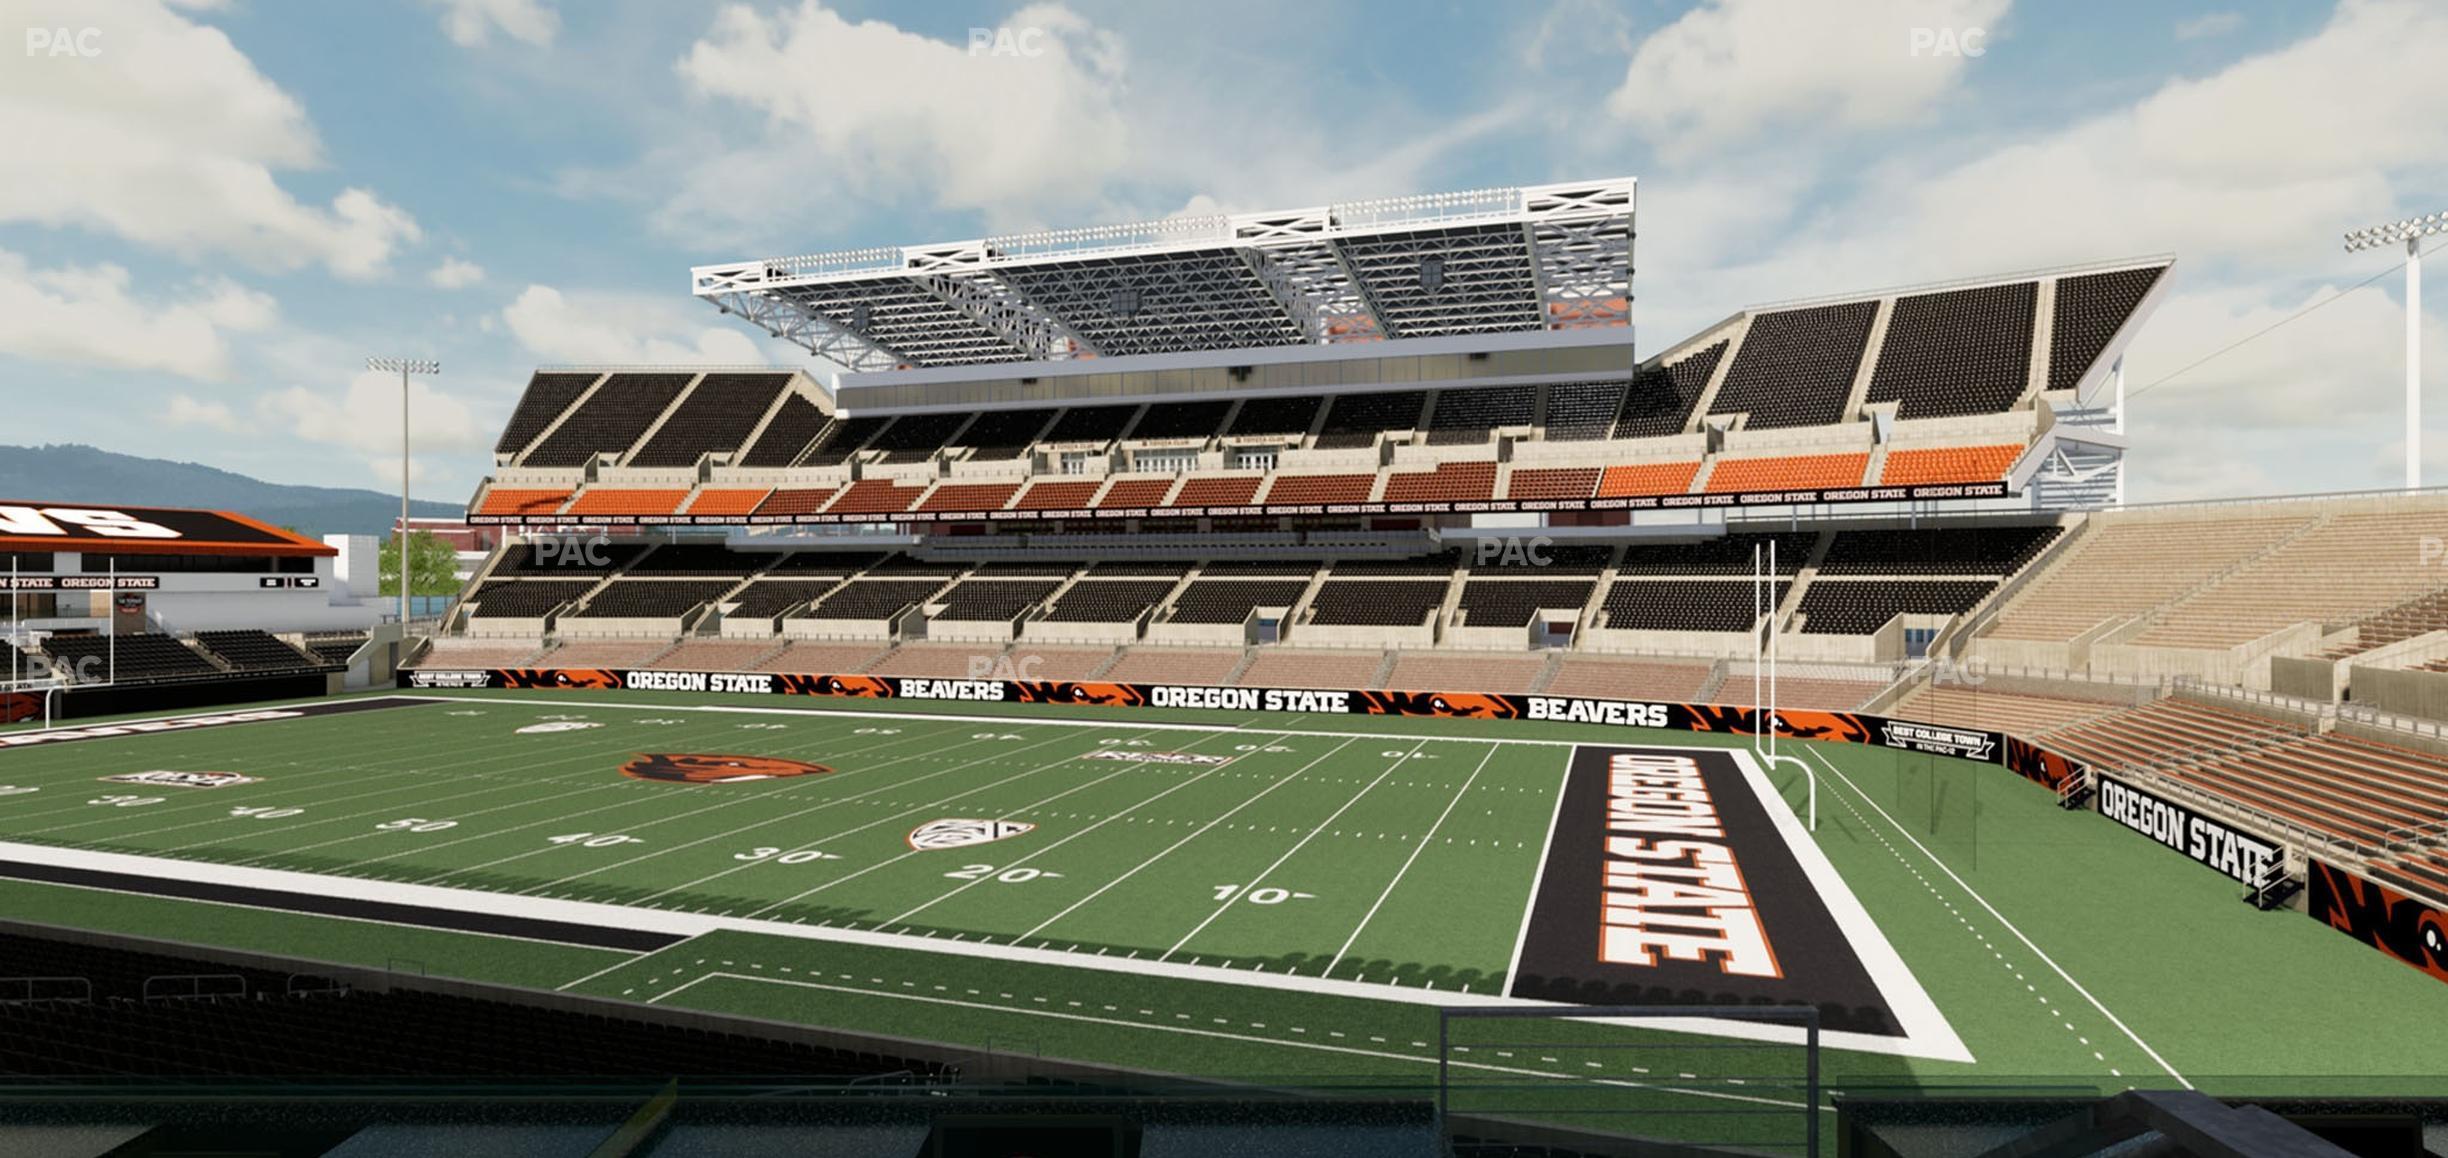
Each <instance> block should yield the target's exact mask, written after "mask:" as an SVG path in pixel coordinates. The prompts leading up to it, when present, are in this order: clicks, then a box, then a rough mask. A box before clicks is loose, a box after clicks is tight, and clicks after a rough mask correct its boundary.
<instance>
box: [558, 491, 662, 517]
mask: <svg viewBox="0 0 2448 1158" xmlns="http://www.w3.org/2000/svg"><path fill="white" fill-rule="evenodd" d="M686 498H688V491H687V490H685V489H682V490H666V489H656V490H605V489H601V488H598V487H588V488H587V489H585V490H583V491H580V492H578V500H577V501H576V502H573V503H571V504H570V505H569V510H568V511H566V512H564V513H565V514H572V515H668V514H671V513H672V512H674V511H677V510H679V509H680V503H681V501H682V500H684V499H686Z"/></svg>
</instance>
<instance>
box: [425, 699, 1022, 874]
mask: <svg viewBox="0 0 2448 1158" xmlns="http://www.w3.org/2000/svg"><path fill="white" fill-rule="evenodd" d="M939 734H940V733H935V732H930V733H927V734H926V735H923V736H911V737H906V738H896V739H892V740H888V741H886V742H884V743H881V744H876V745H872V746H870V747H866V748H857V749H852V750H850V751H848V752H846V753H843V754H844V755H851V756H856V755H859V754H862V753H865V752H871V751H877V750H887V751H889V750H891V749H895V748H902V747H907V746H908V745H910V744H912V743H916V742H918V741H920V740H926V739H931V738H933V737H934V736H936V735H939ZM979 742H980V741H978V740H976V739H974V738H973V739H970V740H966V741H962V742H960V743H956V744H953V745H951V746H950V747H947V748H930V749H928V750H926V751H922V752H912V753H910V754H909V755H906V756H895V757H893V758H892V759H890V760H886V761H884V762H883V763H880V764H874V765H870V766H868V767H865V768H857V769H852V770H851V771H848V772H835V773H832V777H833V778H836V779H838V778H841V777H848V776H857V775H860V774H863V773H874V772H880V771H882V770H884V769H886V768H890V767H892V766H893V765H895V764H901V763H906V762H908V761H911V760H919V759H924V758H927V757H930V756H939V755H942V754H944V753H946V752H950V751H953V750H955V749H958V748H961V747H964V746H966V745H968V744H975V743H979ZM1047 742H1048V743H1051V742H1052V741H1051V740H1049V741H1047ZM822 743H823V741H822V740H821V739H820V740H817V741H815V742H812V743H808V744H803V745H798V746H795V747H792V748H789V749H785V750H786V751H792V752H804V751H807V750H809V749H812V748H818V747H820V746H821V745H822ZM951 771H956V769H950V768H947V769H944V770H943V771H939V772H931V773H928V774H927V775H925V776H918V777H913V778H911V779H908V780H903V781H899V782H898V783H899V784H915V783H917V782H919V781H921V780H927V779H931V778H933V777H935V776H941V775H943V774H944V773H945V772H951ZM895 786H896V785H891V784H888V785H885V786H884V787H881V788H877V789H874V790H872V791H869V792H862V793H859V794H857V795H854V796H835V797H828V798H826V799H824V800H823V801H820V802H818V803H816V804H814V805H812V806H810V807H808V808H805V809H801V810H800V811H798V812H793V813H788V814H786V815H785V816H781V817H775V818H773V819H772V820H763V821H758V822H757V823H756V824H750V825H746V826H743V827H741V828H736V829H731V830H729V831H726V832H718V833H715V834H713V835H711V836H705V837H700V838H698V839H696V840H691V841H686V842H684V843H681V844H675V845H673V846H671V847H670V848H666V849H660V850H657V851H655V852H650V853H641V854H639V855H637V856H634V857H631V858H629V859H628V860H624V861H617V862H614V863H612V864H606V865H598V866H596V867H595V868H592V869H589V870H587V871H586V872H582V873H573V874H571V875H569V876H566V877H562V878H559V879H558V880H552V881H546V882H544V883H543V884H539V885H533V886H530V887H529V888H527V889H525V890H522V891H525V892H534V891H535V890H537V889H545V888H551V887H552V886H554V885H557V884H562V883H564V882H567V881H573V880H577V879H578V878H579V877H583V876H592V875H594V874H595V873H598V872H602V871H604V870H606V869H611V868H618V867H620V866H621V865H624V864H629V863H631V862H632V861H640V860H645V859H646V858H648V857H651V856H660V855H662V854H663V853H666V852H678V851H679V850H681V849H684V848H694V847H696V846H698V845H700V844H704V843H705V842H707V841H709V840H720V839H722V838H723V837H726V836H731V835H734V834H736V833H740V832H745V831H747V830H748V829H750V828H755V827H757V825H759V824H770V823H773V821H774V820H783V819H788V818H789V817H792V816H803V815H806V814H807V813H809V812H814V811H818V810H820V809H824V808H829V807H832V806H833V805H835V804H842V803H847V802H849V801H852V800H862V799H865V798H866V797H869V796H873V795H875V794H876V793H877V792H885V791H889V790H891V789H892V788H893V787H895ZM794 787H797V785H796V784H795V783H794V782H792V781H790V780H783V781H780V782H778V783H776V784H775V785H773V786H772V787H770V788H768V789H766V790H765V791H761V792H751V793H747V794H745V795H738V796H731V797H730V798H729V799H717V800H715V801H714V802H713V803H711V804H707V805H705V806H704V807H702V808H692V809H689V810H687V811H685V812H675V813H667V814H664V815H660V816H656V817H654V818H652V819H649V820H644V821H641V822H639V823H637V824H633V825H629V826H627V827H625V828H624V829H623V831H624V832H626V831H634V830H642V829H648V828H653V827H654V826H656V825H658V824H668V823H670V822H672V821H675V820H683V819H686V818H688V817H691V816H695V815H697V814H698V813H701V812H712V811H714V810H716V809H720V808H729V807H732V806H734V805H740V804H748V803H751V802H755V801H760V800H763V799H765V798H766V797H768V796H779V795H781V794H782V792H783V791H785V790H787V789H790V788H794ZM655 803H666V801H665V800H662V799H659V798H657V799H649V798H644V797H631V798H628V799H625V800H620V801H615V802H613V803H611V804H607V805H604V806H603V807H601V808H590V809H587V810H586V811H584V812H573V813H570V814H568V815H564V816H551V817H546V818H545V819H543V820H539V821H535V822H533V823H530V824H520V825H513V826H511V827H509V828H504V829H497V830H495V831H493V832H490V833H483V834H479V835H480V836H500V835H503V834H505V833H512V832H522V831H525V830H526V829H530V828H540V827H543V826H544V825H548V824H562V823H566V822H568V821H571V820H575V819H577V818H578V817H581V816H592V815H594V814H595V813H598V812H607V811H610V810H612V809H614V808H624V807H627V806H629V805H632V804H655ZM477 838H478V837H476V836H471V837H469V838H468V839H471V840H473V839H477ZM434 847H440V846H438V845H437V846H434ZM551 851H553V849H552V848H550V847H545V848H534V849H529V850H527V851H525V852H518V853H512V854H510V855H508V856H503V857H496V858H494V859H492V860H489V861H485V862H484V863H482V864H473V865H462V866H460V867H458V868H455V869H452V870H450V871H449V872H445V873H443V874H441V875H440V876H435V877H429V878H427V880H428V881H438V880H441V879H443V877H451V876H457V875H459V874H461V873H472V872H477V871H479V870H482V869H488V868H492V867H493V866H495V865H499V864H507V863H509V862H511V861H514V860H520V859H523V858H525V857H530V856H537V855H540V854H543V853H547V852H551Z"/></svg>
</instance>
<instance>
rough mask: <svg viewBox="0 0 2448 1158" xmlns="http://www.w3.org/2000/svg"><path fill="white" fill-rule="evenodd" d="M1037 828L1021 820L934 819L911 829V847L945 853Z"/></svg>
mask: <svg viewBox="0 0 2448 1158" xmlns="http://www.w3.org/2000/svg"><path fill="white" fill-rule="evenodd" d="M1036 830H1037V826H1036V825H1034V824H1026V823H1023V822H1021V821H1017V820H961V819H954V820H930V821H928V822H926V823H925V824H921V825H919V826H918V827H916V828H913V829H911V830H910V834H909V846H910V847H911V848H912V849H915V850H917V851H919V852H941V851H943V850H945V849H948V848H967V847H969V846H970V845H973V844H992V843H994V842H995V841H998V840H1008V839H1010V838H1012V837H1015V836H1019V835H1021V834H1023V833H1028V832H1034V831H1036Z"/></svg>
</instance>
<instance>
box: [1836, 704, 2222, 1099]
mask: <svg viewBox="0 0 2448 1158" xmlns="http://www.w3.org/2000/svg"><path fill="white" fill-rule="evenodd" d="M1802 749H1803V751H1805V752H1808V753H1810V755H1811V758H1812V759H1815V760H1817V761H1819V763H1820V765H1821V766H1822V767H1825V768H1826V769H1827V770H1828V771H1830V772H1833V773H1835V774H1836V778H1837V779H1839V780H1842V781H1844V783H1845V787H1847V788H1850V789H1852V790H1853V794H1854V795H1855V796H1859V797H1861V798H1862V801H1863V802H1864V803H1866V804H1868V805H1869V806H1870V807H1871V808H1872V809H1873V810H1874V811H1876V812H1877V813H1878V814H1879V816H1880V818H1881V819H1884V820H1885V821H1886V822H1887V823H1888V824H1889V825H1892V826H1893V827H1894V828H1895V830H1896V831H1897V832H1898V833H1901V834H1902V835H1903V837H1904V839H1906V840H1909V841H1911V842H1912V846H1913V847H1914V848H1917V849H1920V850H1921V855H1923V856H1926V857H1928V858H1929V859H1930V863H1931V864H1934V865H1937V866H1938V871H1940V872H1942V873H1945V874H1946V875H1947V879H1948V880H1951V881H1954V882H1955V884H1956V885H1957V887H1959V888H1961V889H1963V891H1964V893H1965V895H1967V896H1969V897H1971V898H1972V899H1973V900H1975V901H1979V902H1980V907H1982V908H1984V909H1987V910H1989V915H1990V916H1992V917H1995V918H1997V923H1998V924H2000V925H2004V926H2005V927H2006V931H2007V932H2009V933H2012V934H2014V935H2015V940H2018V941H2021V942H2023V947H2024V948H2026V949H2029V950H2031V951H2032V955H2033V956H2035V957H2038V958H2039V959H2040V960H2042V961H2044V962H2046V963H2047V964H2048V967H2049V968H2050V969H2052V970H2054V971H2055V972H2056V974H2057V976H2058V977H2060V978H2063V979H2064V981H2065V983H2066V984H2067V985H2069V986H2071V987H2073V990H2074V992H2076V993H2080V994H2082V996H2083V1000H2085V1001H2088V1002H2090V1003H2091V1008H2093V1009H2096V1010H2099V1012H2100V1016H2101V1017H2105V1018H2107V1019H2108V1024H2110V1025H2113V1026H2115V1027H2117V1030H2118V1031H2119V1032H2121V1033H2123V1034H2124V1035H2125V1036H2126V1037H2127V1038H2129V1039H2131V1040H2132V1041H2133V1043H2134V1045H2136V1046H2138V1047H2140V1048H2141V1050H2142V1052H2143V1053H2145V1054H2148V1055H2149V1056H2150V1059H2151V1061H2152V1062H2154V1063H2156V1064H2157V1065H2158V1067H2159V1068H2160V1069H2163V1070H2166V1071H2167V1074H2168V1076H2169V1077H2171V1078H2174V1079H2176V1080H2177V1081H2178V1082H2180V1083H2182V1084H2183V1085H2184V1088H2186V1089H2188V1090H2189V1089H2192V1088H2193V1083H2192V1081H2191V1080H2189V1079H2187V1078H2186V1077H2185V1076H2184V1075H2183V1074H2180V1073H2178V1072H2176V1067H2175V1066H2172V1065H2169V1064H2168V1060H2167V1059H2166V1058H2163V1057H2161V1056H2159V1051H2158V1050H2155V1049H2152V1048H2151V1047H2150V1043H2149V1042H2147V1041H2144V1040H2142V1035H2141V1034H2138V1033H2135V1032H2134V1031H2133V1029H2132V1027H2130V1026H2127V1025H2126V1024H2125V1023H2124V1021H2122V1020H2120V1019H2119V1018H2118V1017H2117V1015H2116V1014H2114V1013H2111V1012H2109V1011H2108V1007H2107V1006H2106V1005H2104V1004H2101V1002H2100V999H2099V998H2097V997H2093V996H2091V991H2090V990H2088V989H2085V988H2083V986H2082V982H2080V981H2076V980H2075V979H2074V975H2073V974H2071V973H2068V972H2066V971H2065V966H2063V965H2059V964H2058V963H2057V961H2056V959H2055V958H2053V957H2050V956H2049V955H2048V954H2047V953H2046V952H2045V951H2043V950H2042V949H2041V948H2040V946H2039V945H2038V944H2037V943H2035V942H2034V941H2033V940H2032V939H2031V938H2030V937H2027V936H2024V935H2023V930H2021V929H2018V928H2016V927H2015V923H2014V922H2012V921H2009V920H2007V919H2006V914H2004V913H2001V912H1999V911H1997V906H1995V905H1992V904H1990V903H1989V898H1987V897H1984V896H1982V895H1980V890H1978V889H1975V888H1973V887H1972V885H1971V884H1970V882H1967V881H1965V880H1964V879H1963V878H1962V877H1960V876H1957V875H1955V870H1954V869H1953V868H1951V867H1949V866H1948V865H1947V862H1945V861H1943V860H1940V859H1938V854H1936V853H1934V852H1931V851H1930V850H1929V846H1928V845H1925V844H1923V843H1921V838H1919V837H1917V836H1914V835H1913V834H1912V830H1911V829H1909V828H1906V827H1904V826H1903V825H1902V824H1898V823H1896V818H1895V817H1893V816H1890V815H1888V813H1887V810H1886V809H1885V808H1883V807H1881V806H1880V805H1879V802H1878V801H1877V800H1876V799H1874V798H1872V797H1871V795H1870V794H1869V793H1867V792H1864V791H1862V790H1861V786H1860V785H1858V784H1855V783H1854V782H1853V778H1852V777H1850V776H1847V775H1845V774H1844V771H1843V770H1842V769H1840V768H1838V767H1836V765H1835V764H1833V763H1830V762H1829V761H1828V758H1827V757H1825V756H1822V755H1820V754H1819V750H1818V746H1817V745H1814V744H1805V745H1803V746H1802Z"/></svg>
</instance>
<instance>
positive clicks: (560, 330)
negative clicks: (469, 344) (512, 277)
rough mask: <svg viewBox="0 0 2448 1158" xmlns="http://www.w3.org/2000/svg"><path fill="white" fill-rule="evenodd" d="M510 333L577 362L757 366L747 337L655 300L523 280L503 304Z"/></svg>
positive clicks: (559, 359)
mask: <svg viewBox="0 0 2448 1158" xmlns="http://www.w3.org/2000/svg"><path fill="white" fill-rule="evenodd" d="M501 319H502V323H503V324H504V325H506V326H508V327H509V329H510V333H511V336H513V337H515V338H517V339H518V342H519V344H520V345H521V346H524V347H526V348H527V350H528V351H529V352H531V353H533V354H534V355H535V356H536V357H538V358H540V359H543V360H545V361H547V362H555V363H571V364H583V365H645V364H653V365H682V364H695V365H764V364H767V363H769V362H770V361H771V359H769V358H768V357H766V355H765V352H764V351H763V350H761V349H759V348H758V346H757V343H756V341H755V340H754V339H752V338H750V337H749V336H748V335H746V334H744V333H742V332H740V331H739V330H736V329H732V328H730V327H728V326H708V325H704V324H703V323H702V322H701V321H700V319H699V317H698V315H697V314H696V313H695V312H694V311H690V310H687V309H685V308H684V307H682V306H680V305H678V304H675V303H673V302H670V301H667V300H666V299H663V298H660V297H646V296H639V295H630V294H604V293H571V294H563V293H562V292H561V291H560V290H558V289H555V288H553V287H552V286H547V285H531V286H528V287H527V289H526V290H525V292H522V293H521V294H519V296H518V300H516V301H514V302H511V303H510V304H509V305H508V306H505V307H503V309H502V311H501Z"/></svg>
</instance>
